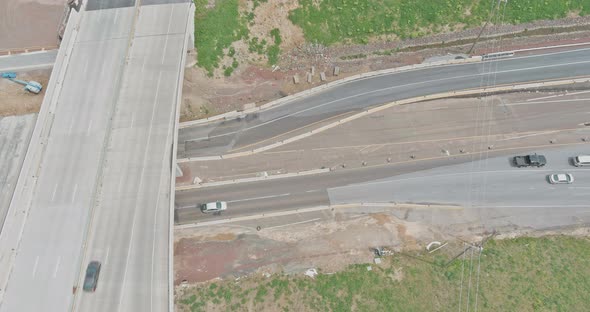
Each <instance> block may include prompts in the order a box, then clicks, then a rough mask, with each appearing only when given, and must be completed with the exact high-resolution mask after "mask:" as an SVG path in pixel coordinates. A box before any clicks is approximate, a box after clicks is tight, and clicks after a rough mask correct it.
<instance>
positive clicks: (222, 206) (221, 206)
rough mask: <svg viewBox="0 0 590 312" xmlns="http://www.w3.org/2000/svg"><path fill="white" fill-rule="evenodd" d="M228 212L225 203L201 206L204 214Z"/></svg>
mask: <svg viewBox="0 0 590 312" xmlns="http://www.w3.org/2000/svg"><path fill="white" fill-rule="evenodd" d="M224 210H227V203H226V202H224V201H217V202H212V203H206V204H202V205H201V211H202V212H205V213H207V212H221V211H224Z"/></svg>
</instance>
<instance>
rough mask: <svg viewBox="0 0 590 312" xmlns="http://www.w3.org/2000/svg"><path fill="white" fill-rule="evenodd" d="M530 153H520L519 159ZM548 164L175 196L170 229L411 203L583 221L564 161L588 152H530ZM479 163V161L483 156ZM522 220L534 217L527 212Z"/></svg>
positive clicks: (589, 186) (456, 167)
mask: <svg viewBox="0 0 590 312" xmlns="http://www.w3.org/2000/svg"><path fill="white" fill-rule="evenodd" d="M526 152H530V151H521V153H526ZM537 152H539V153H544V154H545V155H546V156H547V158H548V165H547V166H545V167H543V168H515V167H513V166H512V165H511V164H510V161H509V158H510V157H511V156H512V155H515V154H514V153H517V154H518V153H519V152H515V151H512V152H506V151H504V152H497V153H490V154H489V156H490V158H485V157H482V158H481V160H479V157H477V158H475V161H473V162H471V161H470V160H471V159H472V158H471V157H470V156H462V157H449V158H443V159H437V160H427V161H417V162H410V163H405V164H396V165H383V166H376V167H368V168H359V169H351V170H343V171H336V172H330V173H325V174H318V175H310V176H302V177H296V178H285V179H278V180H272V181H263V182H253V183H244V184H233V185H227V186H218V187H207V188H203V189H197V190H192V191H183V192H177V195H176V204H177V209H176V218H177V219H176V221H177V223H178V224H187V223H191V222H195V221H198V222H202V221H212V220H216V219H220V218H230V217H240V216H246V215H254V214H264V213H268V212H276V211H286V210H293V209H298V208H306V207H315V206H322V205H340V204H349V203H350V204H354V203H380V202H381V203H389V202H397V203H402V202H411V203H427V204H446V205H448V204H451V205H464V206H466V207H467V208H474V209H477V208H492V207H494V208H501V209H511V208H526V209H528V208H531V209H534V208H538V209H546V208H548V207H555V208H557V207H565V208H572V209H575V210H576V212H578V211H579V212H581V213H586V214H587V211H588V208H589V207H590V205H589V204H588V200H587V199H588V195H587V194H588V193H587V192H588V190H590V169H587V168H584V169H580V168H576V167H573V166H572V165H571V164H570V163H569V157H571V156H573V155H577V154H583V153H586V154H588V153H590V149H589V148H588V146H585V145H582V146H570V147H560V148H559V149H551V150H544V151H537ZM484 156H485V155H484ZM554 172H569V173H572V174H573V175H574V177H575V178H576V181H575V183H574V184H571V185H551V184H549V183H548V182H547V180H546V176H547V175H548V174H551V173H554ZM216 200H223V201H227V202H228V210H227V211H225V212H223V213H222V214H221V216H220V215H213V214H204V213H202V212H201V211H200V210H198V207H197V204H198V203H203V202H209V201H216ZM526 212H527V215H526V216H521V217H528V218H531V216H532V217H534V216H535V211H534V210H532V211H531V210H527V211H526Z"/></svg>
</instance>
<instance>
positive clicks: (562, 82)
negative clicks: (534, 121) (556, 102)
mask: <svg viewBox="0 0 590 312" xmlns="http://www.w3.org/2000/svg"><path fill="white" fill-rule="evenodd" d="M584 82H590V77H587V78H578V79H567V80H555V81H543V82H533V83H523V84H513V85H505V86H499V87H492V88H480V89H468V90H462V91H451V92H443V93H435V94H430V95H424V96H419V97H414V98H409V99H404V100H399V101H393V102H390V103H387V104H383V105H381V106H377V107H374V108H369V109H367V110H365V111H362V112H360V113H357V114H354V115H351V116H348V117H346V118H343V119H340V120H338V121H335V122H333V123H330V124H327V125H324V126H322V127H319V128H317V129H313V130H310V131H308V132H306V133H302V134H299V135H296V136H293V137H291V138H288V139H285V140H282V141H279V142H275V143H272V144H270V145H266V146H262V147H259V148H255V149H252V150H250V151H245V152H239V153H231V154H225V155H219V156H204V157H189V158H181V159H178V160H177V161H178V163H187V162H196V161H208V160H221V159H228V158H236V157H242V156H250V155H254V154H258V153H260V152H264V151H267V150H270V149H273V148H275V147H279V146H282V145H285V144H288V143H291V142H295V141H299V140H302V139H304V138H307V137H309V136H311V135H313V134H316V133H320V132H323V131H326V130H328V129H331V128H334V127H336V126H339V125H341V124H344V123H347V122H350V121H353V120H356V119H359V118H361V117H364V116H367V115H370V114H372V113H375V112H379V111H382V110H384V109H388V108H391V107H394V106H398V105H404V104H410V103H417V102H422V101H429V100H436V99H442V98H449V97H457V96H466V95H474V94H481V93H496V92H502V91H516V90H523V89H529V88H538V87H547V86H558V85H567V84H575V83H584Z"/></svg>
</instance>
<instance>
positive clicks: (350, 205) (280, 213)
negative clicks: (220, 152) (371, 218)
mask: <svg viewBox="0 0 590 312" xmlns="http://www.w3.org/2000/svg"><path fill="white" fill-rule="evenodd" d="M353 207H359V208H362V207H384V208H402V209H403V208H408V207H411V208H412V209H445V210H461V209H463V208H462V207H461V206H452V205H419V204H407V203H385V202H384V203H370V202H366V203H343V204H335V205H324V206H316V207H310V208H301V209H295V210H287V211H278V212H271V213H263V214H256V215H250V216H243V217H236V218H226V219H221V220H212V221H203V222H195V223H189V224H182V225H177V226H175V227H174V230H184V229H191V228H197V227H203V226H210V225H221V224H227V223H232V222H240V221H249V220H256V219H266V218H274V217H282V216H289V215H294V214H298V213H306V212H315V211H322V210H330V209H337V208H339V209H342V208H353Z"/></svg>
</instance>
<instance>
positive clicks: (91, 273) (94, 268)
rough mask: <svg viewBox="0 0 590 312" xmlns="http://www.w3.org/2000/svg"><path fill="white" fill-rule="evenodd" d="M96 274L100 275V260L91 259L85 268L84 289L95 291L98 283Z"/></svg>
mask: <svg viewBox="0 0 590 312" xmlns="http://www.w3.org/2000/svg"><path fill="white" fill-rule="evenodd" d="M98 275H100V262H98V261H91V262H90V263H88V267H87V268H86V277H84V286H83V287H82V289H84V291H95V290H96V284H97V283H98Z"/></svg>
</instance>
